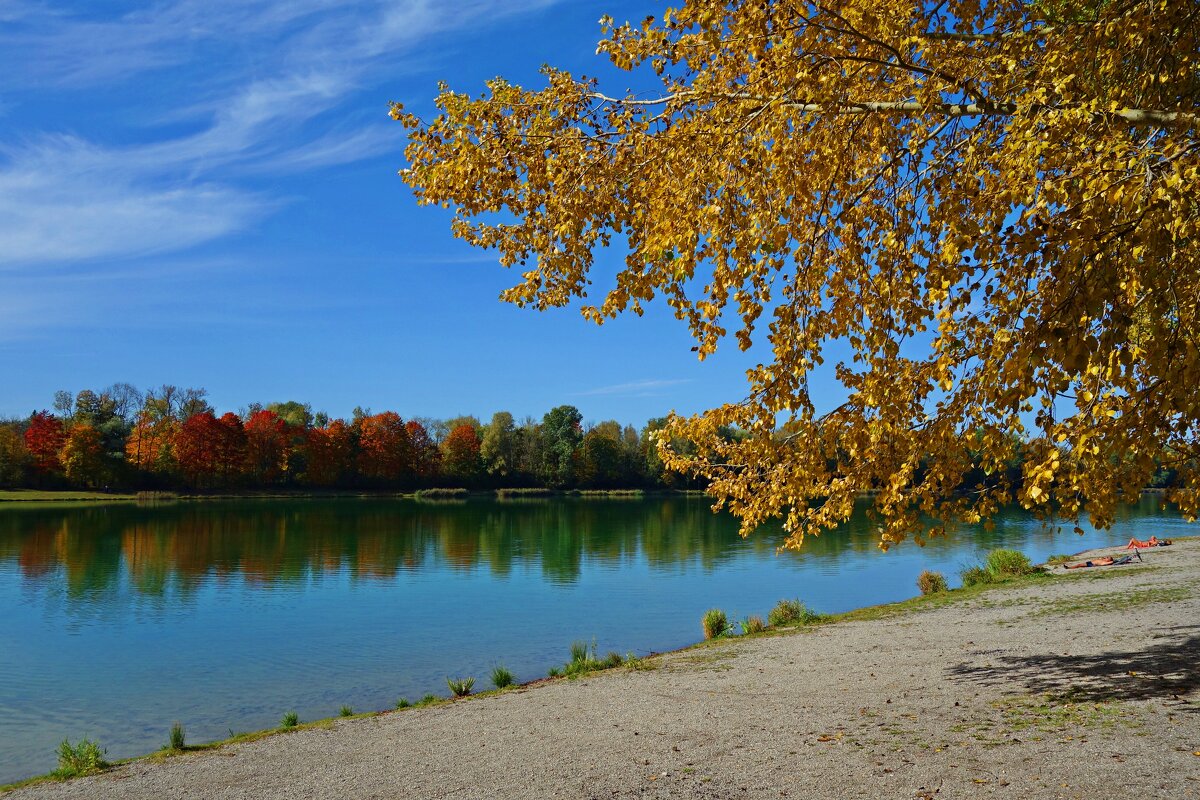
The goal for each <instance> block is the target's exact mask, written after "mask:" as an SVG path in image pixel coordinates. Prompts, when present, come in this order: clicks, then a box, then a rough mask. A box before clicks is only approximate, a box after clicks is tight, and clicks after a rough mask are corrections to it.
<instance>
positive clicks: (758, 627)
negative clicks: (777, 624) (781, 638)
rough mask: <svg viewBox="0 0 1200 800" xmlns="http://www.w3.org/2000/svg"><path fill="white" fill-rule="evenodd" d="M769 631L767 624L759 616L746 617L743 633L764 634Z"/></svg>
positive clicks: (743, 621) (743, 622) (743, 623)
mask: <svg viewBox="0 0 1200 800" xmlns="http://www.w3.org/2000/svg"><path fill="white" fill-rule="evenodd" d="M766 629H767V623H765V622H763V618H762V617H759V616H753V617H746V618H745V619H744V620H742V633H743V634H748V633H762V632H763V631H765V630H766Z"/></svg>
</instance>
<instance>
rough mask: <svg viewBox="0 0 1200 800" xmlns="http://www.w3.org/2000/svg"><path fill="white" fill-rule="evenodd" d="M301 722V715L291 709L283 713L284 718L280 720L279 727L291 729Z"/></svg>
mask: <svg viewBox="0 0 1200 800" xmlns="http://www.w3.org/2000/svg"><path fill="white" fill-rule="evenodd" d="M299 724H300V715H299V714H297V713H296V712H295V711H289V712H287V713H286V714H284V715H283V719H281V720H279V727H281V728H283V729H284V730H291V729H292V728H294V727H296V726H297V725H299Z"/></svg>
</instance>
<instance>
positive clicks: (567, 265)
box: [392, 0, 1200, 547]
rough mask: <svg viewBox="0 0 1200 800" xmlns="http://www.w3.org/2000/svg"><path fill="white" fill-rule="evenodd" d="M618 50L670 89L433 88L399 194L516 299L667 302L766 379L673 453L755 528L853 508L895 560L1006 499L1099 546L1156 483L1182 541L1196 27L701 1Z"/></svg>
mask: <svg viewBox="0 0 1200 800" xmlns="http://www.w3.org/2000/svg"><path fill="white" fill-rule="evenodd" d="M603 24H604V27H605V38H604V39H603V40H602V41H601V43H600V46H599V52H602V53H605V54H607V55H608V56H609V58H610V59H611V60H612V62H613V63H614V64H615V65H616V66H617V67H619V68H621V69H624V70H629V71H631V72H635V73H637V74H639V75H646V76H648V77H649V79H651V80H652V82H653V83H654V85H655V86H656V87H657V88H656V90H655V91H652V92H643V93H629V94H612V93H605V92H603V91H601V88H600V86H599V85H598V83H597V82H596V81H594V80H591V79H586V78H582V79H578V78H576V77H574V76H572V75H571V74H569V73H567V72H563V71H560V70H556V69H551V68H547V69H546V70H545V75H546V79H547V86H546V88H544V89H540V90H537V91H529V90H526V89H523V88H521V87H519V86H514V85H511V84H509V83H507V82H505V81H504V80H502V79H496V80H494V81H491V82H489V83H488V85H487V90H486V92H484V93H483V94H482V95H481V96H479V97H470V96H467V95H464V94H459V93H456V92H454V91H451V90H450V89H449V88H447V87H445V86H443V87H442V88H441V93H440V95H439V96H438V98H437V106H438V108H439V110H440V113H439V115H438V116H437V117H436V118H435V119H433V120H431V121H428V122H426V121H423V120H421V119H419V118H418V117H417V116H415V115H413V114H411V113H409V112H408V111H406V110H405V109H404V108H403V107H402V106H400V105H395V106H394V107H393V109H392V115H393V117H395V118H396V119H398V120H400V121H401V122H403V123H404V125H405V126H406V127H407V128H409V129H410V143H409V146H408V149H407V159H408V164H409V165H408V167H407V168H406V169H404V170H402V171H401V175H402V177H403V178H404V180H405V181H406V182H408V183H409V184H410V185H411V186H412V187H413V188H414V190H415V191H416V194H417V197H418V200H419V202H421V203H427V204H439V205H443V206H447V207H453V208H454V209H455V219H454V222H453V231H454V233H455V234H456V235H457V236H459V237H462V238H463V239H465V240H466V241H468V242H470V243H472V244H474V245H477V246H480V247H485V248H495V249H497V250H498V251H499V255H500V261H501V263H502V264H504V265H505V266H509V267H513V266H517V267H519V268H520V270H521V281H520V283H519V284H518V285H516V286H514V287H513V288H511V289H509V290H508V291H506V292H505V293H504V295H503V298H504V299H506V300H508V301H510V302H513V303H516V304H518V305H528V306H533V307H535V308H538V309H544V308H548V307H552V306H562V305H567V304H569V303H572V302H574V301H576V300H579V301H580V302H581V306H582V311H583V314H584V315H585V316H586V317H588V318H590V319H592V320H595V321H596V322H598V323H599V322H603V321H604V320H607V319H610V318H612V317H615V316H616V315H618V314H620V313H622V312H626V311H632V312H634V313H641V312H642V309H643V306H644V305H645V304H646V303H647V302H649V301H651V300H652V299H654V298H662V299H665V301H666V302H667V303H668V304H669V305H670V306H671V308H672V309H674V311H675V314H676V315H677V316H678V317H679V318H680V319H682V320H684V321H685V322H686V324H687V325H688V326H689V328H690V330H691V332H692V334H693V335H694V337H695V339H696V347H695V348H694V349H696V350H697V351H698V353H699V355H700V356H701V357H702V358H703V357H704V356H706V355H708V354H710V353H712V352H713V351H714V350H716V348H717V346H718V344H719V343H721V342H723V341H725V340H726V339H727V337H729V336H732V337H734V339H735V340H736V342H737V344H738V346H739V347H741V348H743V349H748V348H750V347H751V345H752V344H755V343H758V346H757V347H755V349H754V351H753V352H759V351H761V350H763V349H769V355H768V356H767V357H765V358H763V360H762V362H761V363H760V364H758V366H756V367H755V368H753V369H752V370H750V371H749V372H748V381H749V387H748V393H747V396H746V397H745V398H743V399H742V400H740V401H739V402H731V403H728V404H726V405H723V406H721V407H719V408H715V409H712V410H711V411H708V412H707V413H704V414H701V415H699V416H696V417H692V418H688V419H684V418H679V417H673V418H672V419H671V421H670V424H669V425H668V427H667V428H666V430H665V431H664V433H663V434H662V436H661V442H662V443H663V450H664V453H663V455H664V459H665V460H666V461H667V463H668V464H669V465H671V466H673V467H676V468H682V469H687V470H691V471H693V472H695V473H698V474H700V475H704V476H707V477H708V478H710V479H711V481H712V482H711V485H710V486H711V491H712V492H713V493H714V494H715V495H716V497H717V498H719V501H720V502H721V503H724V504H726V505H727V506H728V507H729V508H730V509H731V510H732V511H733V512H734V513H735V514H737V515H739V516H740V517H741V519H742V521H743V524H744V530H746V531H748V530H750V529H751V528H753V527H754V526H755V525H757V524H758V523H760V522H761V521H763V520H764V519H766V518H769V517H772V516H782V517H783V518H784V520H785V524H786V526H787V527H788V529H789V531H790V532H791V533H792V536H791V538H790V540H789V541H790V544H792V545H796V546H798V545H799V544H800V542H801V541H802V538H803V536H804V534H805V533H811V532H817V531H819V530H821V529H823V528H827V527H830V526H832V525H835V524H837V523H838V522H840V521H841V520H844V519H846V518H847V517H848V516H849V515H850V513H851V511H852V509H853V507H854V503H855V499H856V497H857V496H859V495H860V494H861V493H862V492H864V491H872V492H875V495H874V498H873V501H872V509H873V511H874V513H876V514H877V515H878V516H879V518H880V543H881V545H882V546H884V547H887V546H888V545H890V544H892V543H895V542H898V541H900V540H902V539H904V538H905V537H906V536H907V535H909V534H914V533H915V534H917V536H918V537H921V536H924V535H927V534H928V533H930V530H929V527H928V524H927V522H926V521H925V520H923V519H922V515H928V516H931V517H933V518H935V519H936V520H938V521H939V522H940V524H939V523H935V524H934V527H933V528H932V533H934V534H936V533H939V532H941V530H942V527H941V526H942V525H945V524H948V523H952V522H954V521H957V520H964V521H969V522H971V521H978V520H980V519H987V518H988V517H989V516H990V515H992V514H993V513H994V512H995V511H996V509H997V508H998V507H999V506H1000V505H1002V504H1004V503H1007V502H1011V501H1012V500H1014V499H1015V500H1019V501H1020V502H1021V503H1023V504H1024V505H1025V506H1026V507H1029V508H1031V509H1033V510H1035V511H1038V512H1039V513H1049V512H1051V511H1053V512H1054V513H1060V514H1062V515H1063V516H1065V517H1068V518H1077V517H1080V516H1083V515H1088V516H1090V517H1091V519H1092V521H1093V522H1094V523H1096V524H1099V525H1106V524H1109V523H1110V522H1111V521H1112V519H1113V513H1114V510H1115V507H1116V504H1117V503H1118V501H1119V498H1120V497H1121V496H1122V495H1123V494H1129V493H1132V492H1135V491H1137V490H1138V489H1140V487H1142V486H1144V485H1145V484H1146V483H1147V482H1148V481H1149V480H1150V478H1151V476H1152V475H1153V474H1154V472H1155V470H1156V468H1157V465H1156V460H1158V461H1159V462H1160V463H1166V464H1168V465H1170V466H1172V467H1175V468H1177V469H1178V470H1179V472H1178V474H1179V481H1180V483H1181V488H1179V489H1177V490H1176V491H1175V492H1174V493H1173V499H1174V500H1175V501H1176V502H1177V503H1179V505H1180V506H1181V507H1182V509H1183V510H1184V512H1185V514H1187V515H1188V516H1190V517H1192V518H1194V517H1195V515H1196V513H1197V511H1198V509H1200V472H1198V470H1197V457H1198V456H1200V447H1198V444H1197V428H1198V418H1200V391H1198V390H1197V386H1198V385H1200V346H1198V345H1200V343H1198V342H1197V338H1196V337H1197V333H1198V331H1200V319H1198V303H1200V258H1198V255H1200V253H1198V245H1197V242H1198V241H1200V214H1198V212H1197V197H1200V186H1198V182H1197V178H1198V177H1200V138H1198V135H1197V133H1198V129H1200V104H1198V100H1200V94H1198V87H1200V61H1198V55H1197V54H1198V53H1200V37H1198V33H1200V4H1197V3H1193V2H1176V1H1175V0H1125V1H1124V2H1122V0H1098V2H1090V3H1083V4H1078V3H1066V2H1061V3H1060V2H1055V1H1054V0H1051V2H1033V3H1030V2H1021V1H1020V0H1000V2H994V3H987V4H981V3H979V2H969V1H968V0H947V1H946V2H938V3H925V2H891V1H890V0H843V2H837V3H830V4H829V5H820V4H812V3H802V2H787V1H786V0H742V1H740V2H729V1H725V2H722V1H719V0H690V1H689V2H686V4H685V5H684V6H683V7H682V8H680V9H678V10H668V11H667V12H666V13H664V14H663V16H662V19H661V20H653V19H648V20H646V21H645V22H644V23H642V24H641V25H640V26H631V25H619V26H618V25H614V24H613V23H612V22H611V21H608V20H605V21H603ZM639 80H640V78H639ZM617 241H619V242H620V243H621V244H622V246H623V247H624V248H625V250H626V251H627V256H626V258H625V263H624V267H623V268H622V269H620V270H619V271H618V272H617V274H616V275H615V277H612V278H611V283H610V284H609V285H608V286H605V287H604V288H603V289H602V290H600V291H594V290H590V287H591V285H592V280H593V278H596V277H597V275H596V274H595V269H594V255H595V253H596V251H597V250H598V249H600V248H602V247H604V246H607V245H610V244H613V243H614V242H617ZM604 277H605V279H606V280H609V279H610V278H609V276H604ZM764 329H765V330H764ZM834 343H838V345H839V347H840V348H843V349H842V350H841V352H848V353H849V355H848V356H847V357H845V358H843V359H841V360H840V361H838V363H836V364H829V365H826V364H825V361H824V355H825V354H827V353H828V351H829V347H830V345H831V344H834ZM822 370H824V371H826V372H828V373H830V374H832V375H833V376H834V377H836V379H837V380H838V381H840V383H841V384H842V385H843V386H844V389H845V391H844V395H843V396H840V397H839V398H837V401H836V402H837V404H836V406H835V407H833V408H829V407H827V406H826V405H824V404H822V403H820V402H819V401H820V398H814V396H813V394H812V392H811V390H810V379H811V377H812V376H813V375H814V374H817V373H818V372H820V371H822ZM828 405H834V404H833V403H829V404H828ZM728 425H735V426H738V427H739V428H741V429H743V430H744V431H746V432H747V434H748V435H747V436H746V437H745V438H743V439H738V440H736V441H729V440H723V439H722V438H721V437H720V436H718V435H717V432H718V429H719V428H720V427H721V426H728ZM672 438H675V439H676V440H680V439H682V440H687V441H693V442H695V443H696V444H697V445H698V448H697V450H696V452H695V453H694V454H690V455H688V456H686V457H685V456H683V455H681V454H680V453H677V452H673V451H672V450H671V448H670V447H669V446H667V443H668V442H669V441H670V440H671V439H672ZM1018 448H1020V449H1021V450H1023V456H1024V462H1023V474H1022V475H1021V478H1020V480H1019V481H1013V480H1011V479H1010V478H1009V475H1008V473H1007V472H1006V469H1005V468H1006V466H1007V465H1008V464H1010V463H1011V461H1012V459H1013V457H1014V455H1015V454H1016V452H1017V449H1018ZM979 471H982V472H983V473H984V475H985V476H986V479H985V480H973V482H969V483H967V484H966V485H964V478H965V476H967V475H968V474H971V475H978V474H979Z"/></svg>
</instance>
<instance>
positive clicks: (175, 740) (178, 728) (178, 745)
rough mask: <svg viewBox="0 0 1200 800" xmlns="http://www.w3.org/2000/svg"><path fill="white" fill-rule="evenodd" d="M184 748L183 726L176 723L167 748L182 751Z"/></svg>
mask: <svg viewBox="0 0 1200 800" xmlns="http://www.w3.org/2000/svg"><path fill="white" fill-rule="evenodd" d="M184 746H185V745H184V733H183V725H182V724H180V723H178V722H176V723H175V724H174V725H172V726H171V734H170V738H169V739H168V744H167V747H168V749H170V750H182V749H183V748H184Z"/></svg>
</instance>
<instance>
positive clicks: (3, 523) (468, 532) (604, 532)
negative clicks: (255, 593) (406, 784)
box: [0, 496, 1161, 603]
mask: <svg viewBox="0 0 1200 800" xmlns="http://www.w3.org/2000/svg"><path fill="white" fill-rule="evenodd" d="M1160 506H1161V500H1160V498H1158V497H1155V496H1146V497H1143V498H1142V499H1141V500H1140V501H1138V502H1136V503H1133V504H1130V505H1129V506H1127V507H1125V508H1124V509H1123V511H1122V514H1121V516H1120V517H1119V518H1118V521H1119V522H1121V521H1132V520H1135V519H1137V518H1139V517H1147V516H1151V515H1155V514H1158V513H1161V512H1160ZM995 523H996V524H995V528H994V529H993V530H991V531H984V530H983V529H982V528H980V529H972V530H964V531H958V532H954V533H951V539H950V540H946V539H935V540H933V541H931V542H930V543H929V545H928V547H929V548H931V549H934V550H939V549H942V548H947V547H954V546H960V545H961V543H962V542H961V540H962V538H963V537H970V540H971V542H972V543H973V544H975V545H976V546H977V547H978V549H980V550H986V549H990V548H994V547H1003V546H1012V545H1016V546H1020V547H1024V546H1027V545H1028V544H1029V543H1030V541H1031V539H1032V540H1033V541H1045V540H1046V539H1048V538H1049V537H1050V536H1053V535H1054V532H1053V530H1052V529H1050V528H1042V527H1041V523H1039V522H1037V521H1035V520H1032V519H1031V518H1029V517H1028V516H1027V515H1025V514H1022V513H1020V512H1019V511H1011V512H1008V513H1002V514H1000V515H998V516H997V517H996V519H995ZM1043 537H1045V538H1043ZM782 539H783V533H782V531H781V530H779V529H764V530H761V531H759V532H758V533H756V534H755V535H754V536H753V537H751V538H750V539H749V540H748V541H742V540H740V539H739V538H738V536H737V525H736V523H735V522H734V521H733V520H732V519H731V518H729V517H727V516H724V515H714V514H713V513H712V511H711V508H710V504H709V501H708V500H707V499H705V498H650V499H645V500H640V499H639V500H596V501H588V500H575V499H553V500H543V501H539V502H528V503H497V502H476V501H472V502H467V503H457V504H442V505H439V504H428V503H412V502H402V501H374V500H372V501H356V500H325V501H320V500H311V501H300V502H291V501H288V502H284V501H255V502H249V501H243V502H229V503H180V504H177V505H171V506H165V507H155V508H147V507H138V506H105V507H55V508H45V507H41V508H28V509H21V510H9V511H6V512H5V513H2V514H0V563H8V564H12V563H15V565H16V567H17V568H18V569H19V570H20V572H21V574H22V575H23V576H24V577H25V578H26V579H27V580H45V579H48V578H47V576H50V575H52V574H54V573H56V572H59V571H61V573H62V574H63V576H64V580H65V583H66V589H67V595H68V597H69V598H71V599H72V600H75V601H81V602H89V601H92V600H94V599H96V598H98V597H99V596H101V595H106V596H111V595H112V594H113V593H115V592H118V591H119V590H120V589H121V588H122V586H123V585H124V583H127V584H128V586H129V587H130V588H131V589H132V590H133V592H134V593H135V594H136V595H137V596H139V597H144V598H152V599H155V601H156V602H160V603H161V602H170V601H171V599H172V598H186V597H188V596H190V595H192V594H194V593H195V592H196V591H197V590H198V589H199V588H200V587H202V586H204V585H205V584H207V583H211V582H213V581H228V580H241V581H245V582H247V583H250V584H253V585H254V586H256V587H260V588H267V589H269V588H271V587H274V586H282V585H298V584H303V583H304V582H305V581H308V580H312V579H315V578H319V577H321V576H324V575H334V574H338V573H345V574H347V575H348V576H349V578H350V580H352V581H372V580H394V579H395V578H396V577H397V576H399V575H402V574H405V573H410V572H415V571H420V570H422V569H437V568H450V569H454V570H472V569H476V568H478V567H486V568H487V570H488V571H489V572H490V573H491V574H493V575H497V576H506V575H509V574H510V573H511V572H512V571H513V570H514V569H519V568H521V567H531V568H533V569H537V570H540V572H541V574H542V575H543V577H544V578H545V579H546V580H548V581H551V582H554V583H563V584H569V583H572V582H574V581H576V580H578V579H579V576H580V574H581V572H582V570H583V568H584V564H585V563H587V562H589V561H590V562H593V563H600V564H609V565H620V564H623V563H628V562H632V561H635V560H637V559H639V558H644V559H645V561H646V563H648V564H649V565H650V566H651V567H652V568H653V569H655V570H671V569H678V568H686V567H689V566H692V565H695V564H697V563H698V564H699V565H700V566H701V567H702V568H703V569H704V570H706V571H709V570H715V569H718V568H720V567H721V566H722V565H723V564H726V563H728V562H730V561H732V560H734V559H736V558H738V557H740V556H741V555H744V554H745V553H746V552H747V551H748V550H749V551H750V552H753V553H755V554H758V555H767V554H770V553H771V552H772V551H773V550H774V548H775V547H776V545H778V544H779V543H780V542H781V541H782ZM876 541H877V537H876V532H875V530H874V526H873V523H872V522H871V520H869V519H868V518H867V517H866V516H865V515H863V514H856V515H855V516H854V517H853V518H852V520H851V521H850V522H849V523H847V524H846V525H843V526H842V527H841V528H840V529H838V530H836V531H831V532H827V533H825V534H824V535H822V536H819V537H810V538H809V539H808V540H807V541H806V542H805V548H804V551H803V552H802V553H801V554H795V553H784V554H781V555H780V557H781V558H801V559H805V558H813V559H816V560H827V561H835V560H836V559H837V558H838V556H839V555H841V554H843V553H847V552H854V553H864V552H870V551H873V550H875V549H876V546H877V545H876Z"/></svg>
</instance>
